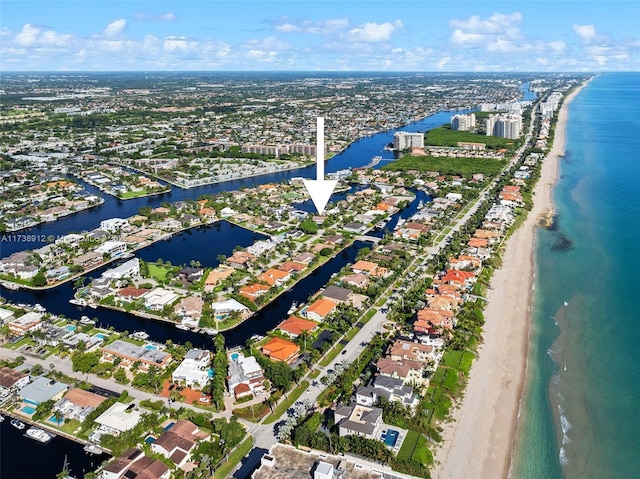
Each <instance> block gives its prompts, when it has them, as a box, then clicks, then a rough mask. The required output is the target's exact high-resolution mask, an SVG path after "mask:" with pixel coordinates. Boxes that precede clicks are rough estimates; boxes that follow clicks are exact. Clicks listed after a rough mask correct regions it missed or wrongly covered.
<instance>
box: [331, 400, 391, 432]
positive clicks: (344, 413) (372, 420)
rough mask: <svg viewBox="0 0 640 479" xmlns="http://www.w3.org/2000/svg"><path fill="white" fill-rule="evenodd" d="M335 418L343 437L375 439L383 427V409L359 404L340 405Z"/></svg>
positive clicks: (334, 413) (335, 411) (334, 414)
mask: <svg viewBox="0 0 640 479" xmlns="http://www.w3.org/2000/svg"><path fill="white" fill-rule="evenodd" d="M333 416H334V422H335V424H336V425H337V426H338V434H339V435H340V436H341V437H342V436H348V435H355V436H363V437H366V438H369V439H375V438H377V437H378V435H379V434H378V433H379V432H380V428H381V426H382V409H380V408H377V407H367V406H363V405H361V404H357V403H352V404H350V405H349V406H344V405H338V406H337V407H336V409H335V410H334V412H333Z"/></svg>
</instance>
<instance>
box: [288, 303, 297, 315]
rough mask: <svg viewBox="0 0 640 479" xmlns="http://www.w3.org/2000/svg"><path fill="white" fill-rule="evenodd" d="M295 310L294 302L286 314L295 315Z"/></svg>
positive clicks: (295, 304)
mask: <svg viewBox="0 0 640 479" xmlns="http://www.w3.org/2000/svg"><path fill="white" fill-rule="evenodd" d="M296 309H298V303H296V302H295V301H294V302H293V303H291V307H290V308H289V311H287V314H293V313H295V312H296Z"/></svg>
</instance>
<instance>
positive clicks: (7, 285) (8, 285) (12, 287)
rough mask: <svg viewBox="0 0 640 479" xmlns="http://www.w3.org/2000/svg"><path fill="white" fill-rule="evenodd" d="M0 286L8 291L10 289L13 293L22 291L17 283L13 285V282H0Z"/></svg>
mask: <svg viewBox="0 0 640 479" xmlns="http://www.w3.org/2000/svg"><path fill="white" fill-rule="evenodd" d="M0 284H1V285H2V286H3V287H4V288H7V289H10V290H11V291H17V290H19V289H20V286H19V285H17V284H16V283H12V282H11V281H2V282H0Z"/></svg>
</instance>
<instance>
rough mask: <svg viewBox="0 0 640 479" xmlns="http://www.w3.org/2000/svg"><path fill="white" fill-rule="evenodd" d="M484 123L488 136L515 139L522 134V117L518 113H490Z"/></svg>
mask: <svg viewBox="0 0 640 479" xmlns="http://www.w3.org/2000/svg"><path fill="white" fill-rule="evenodd" d="M484 124H485V128H486V133H487V136H499V137H501V138H510V139H514V138H518V137H519V136H520V135H521V134H522V117H521V116H520V115H517V114H505V115H489V116H488V117H487V118H486V119H485V121H484Z"/></svg>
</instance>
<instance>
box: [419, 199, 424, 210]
mask: <svg viewBox="0 0 640 479" xmlns="http://www.w3.org/2000/svg"><path fill="white" fill-rule="evenodd" d="M422 208H424V201H422V200H420V203H418V209H419V210H421V209H422Z"/></svg>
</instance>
